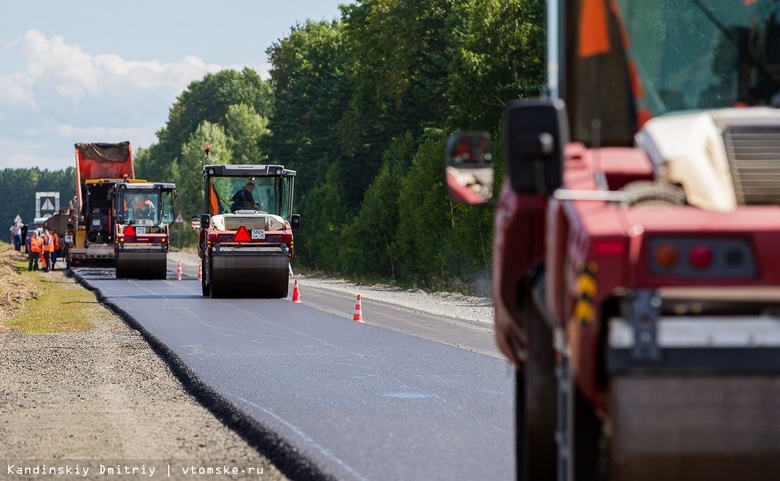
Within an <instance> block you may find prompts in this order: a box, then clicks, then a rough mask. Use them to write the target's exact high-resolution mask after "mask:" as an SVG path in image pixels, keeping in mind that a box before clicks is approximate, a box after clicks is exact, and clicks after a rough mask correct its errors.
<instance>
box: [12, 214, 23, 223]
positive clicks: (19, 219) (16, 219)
mask: <svg viewBox="0 0 780 481" xmlns="http://www.w3.org/2000/svg"><path fill="white" fill-rule="evenodd" d="M21 221H22V218H21V217H19V214H16V218H15V219H14V222H21Z"/></svg>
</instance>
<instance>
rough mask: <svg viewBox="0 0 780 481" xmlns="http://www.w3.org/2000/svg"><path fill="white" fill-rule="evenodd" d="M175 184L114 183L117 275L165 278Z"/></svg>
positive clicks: (139, 181) (135, 277)
mask: <svg viewBox="0 0 780 481" xmlns="http://www.w3.org/2000/svg"><path fill="white" fill-rule="evenodd" d="M175 195H176V184H173V183H163V182H147V181H145V180H126V181H124V182H118V183H116V184H114V188H113V189H112V193H111V198H112V200H113V206H114V213H115V219H116V222H115V229H114V232H115V233H116V241H115V242H114V254H115V265H116V277H117V279H125V278H133V279H165V276H166V272H167V269H166V264H167V258H168V248H169V245H170V242H169V240H170V238H169V231H170V225H171V223H173V221H174V214H173V212H174V198H175Z"/></svg>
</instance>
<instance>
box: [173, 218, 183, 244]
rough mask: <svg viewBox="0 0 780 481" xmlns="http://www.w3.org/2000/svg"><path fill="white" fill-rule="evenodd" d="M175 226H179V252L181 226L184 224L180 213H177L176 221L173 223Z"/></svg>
mask: <svg viewBox="0 0 780 481" xmlns="http://www.w3.org/2000/svg"><path fill="white" fill-rule="evenodd" d="M173 222H175V223H176V224H179V227H178V229H177V231H178V233H179V234H178V237H179V250H181V225H182V224H184V217H182V216H181V213H179V215H178V217H176V220H175V221H173Z"/></svg>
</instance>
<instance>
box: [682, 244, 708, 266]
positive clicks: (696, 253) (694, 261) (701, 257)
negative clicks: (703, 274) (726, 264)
mask: <svg viewBox="0 0 780 481" xmlns="http://www.w3.org/2000/svg"><path fill="white" fill-rule="evenodd" d="M712 259H713V255H712V249H710V248H709V247H707V246H706V245H703V244H699V245H695V246H693V247H691V250H690V251H688V262H690V263H691V265H692V266H693V267H695V268H696V269H706V268H707V267H709V266H710V264H712Z"/></svg>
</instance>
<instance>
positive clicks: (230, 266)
mask: <svg viewBox="0 0 780 481" xmlns="http://www.w3.org/2000/svg"><path fill="white" fill-rule="evenodd" d="M289 265H290V260H289V258H288V257H287V256H284V255H217V256H214V257H212V259H211V272H210V278H209V288H210V294H211V297H249V298H284V297H287V292H288V288H289V282H290V279H289V275H290V274H289V272H290V270H289V269H290V267H289Z"/></svg>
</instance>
